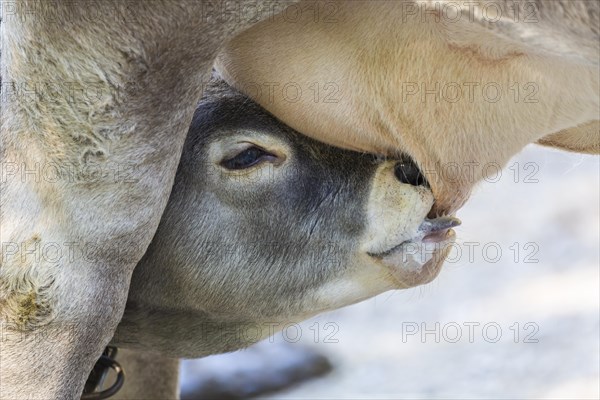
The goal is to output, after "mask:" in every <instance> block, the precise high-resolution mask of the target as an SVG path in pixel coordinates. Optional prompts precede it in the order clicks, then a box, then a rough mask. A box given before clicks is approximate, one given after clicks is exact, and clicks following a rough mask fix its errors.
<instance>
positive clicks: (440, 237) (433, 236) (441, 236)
mask: <svg viewBox="0 0 600 400" xmlns="http://www.w3.org/2000/svg"><path fill="white" fill-rule="evenodd" d="M447 234H448V229H443V230H441V231H435V232H433V233H429V234H427V235H425V236H423V239H422V241H423V242H427V243H437V242H442V241H444V240H445V239H446V235H447Z"/></svg>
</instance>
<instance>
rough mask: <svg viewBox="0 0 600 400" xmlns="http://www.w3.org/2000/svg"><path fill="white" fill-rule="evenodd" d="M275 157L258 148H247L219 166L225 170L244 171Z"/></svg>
mask: <svg viewBox="0 0 600 400" xmlns="http://www.w3.org/2000/svg"><path fill="white" fill-rule="evenodd" d="M273 158H275V156H274V155H273V154H271V153H268V152H266V151H264V150H263V149H261V148H260V147H256V146H252V147H249V148H247V149H245V150H243V151H241V152H239V153H238V154H236V155H235V156H234V157H232V158H229V159H227V160H224V161H222V162H221V165H222V166H223V167H225V168H227V169H233V170H236V169H245V168H250V167H252V166H253V165H256V164H258V163H259V162H261V161H264V160H266V159H273Z"/></svg>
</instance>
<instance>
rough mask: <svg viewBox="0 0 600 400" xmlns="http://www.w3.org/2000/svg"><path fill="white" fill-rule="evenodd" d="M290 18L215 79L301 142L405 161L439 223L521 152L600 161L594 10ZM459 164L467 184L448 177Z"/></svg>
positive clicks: (457, 5) (257, 29)
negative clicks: (401, 155)
mask: <svg viewBox="0 0 600 400" xmlns="http://www.w3.org/2000/svg"><path fill="white" fill-rule="evenodd" d="M293 7H294V12H289V13H287V14H286V13H284V14H282V15H280V16H279V17H278V18H273V19H269V20H265V21H263V22H261V23H259V24H257V25H255V26H253V27H252V28H250V29H249V30H248V31H246V32H245V33H244V34H243V35H239V36H237V37H236V38H235V39H234V40H233V41H232V42H231V43H230V44H229V45H228V46H227V47H226V49H225V51H224V52H223V53H221V55H220V57H219V61H218V68H219V70H220V71H221V72H222V73H223V74H224V75H225V77H226V80H227V81H228V82H229V83H231V84H233V85H234V86H236V87H238V88H240V89H241V90H242V91H245V92H247V94H248V95H250V96H251V97H252V98H254V99H255V100H257V101H258V102H259V103H260V104H261V105H262V106H263V107H265V108H266V109H267V110H269V111H271V112H272V113H274V114H275V115H277V116H278V117H279V118H280V119H282V120H283V121H284V122H286V123H287V124H288V125H290V126H292V127H293V128H295V129H297V130H298V131H300V132H303V133H304V134H306V135H309V136H311V137H314V138H317V139H319V140H322V141H325V142H328V143H330V144H333V145H336V146H342V147H347V148H352V149H359V150H364V151H370V152H382V153H388V154H389V153H392V154H393V153H396V152H405V153H408V154H410V155H411V156H412V157H413V158H414V159H415V160H416V161H417V163H418V164H419V165H420V166H421V167H422V169H423V170H424V172H425V174H426V175H427V176H428V178H429V181H430V182H431V184H432V186H433V191H434V194H435V196H436V205H435V211H434V212H437V213H440V214H443V213H449V212H453V211H455V210H456V209H457V208H458V207H460V206H461V205H462V204H463V203H464V202H465V201H466V200H467V198H468V196H469V193H470V192H471V189H472V187H473V185H475V184H476V183H477V182H478V181H479V180H480V179H481V177H482V176H483V175H484V174H485V166H489V165H490V164H494V165H499V166H503V165H505V163H506V162H507V161H508V159H509V158H510V157H511V156H513V155H514V154H515V153H517V152H518V151H520V150H521V149H522V148H523V147H524V146H525V145H526V144H529V143H532V142H540V143H541V144H544V145H549V146H554V147H559V148H563V149H567V150H572V151H581V152H588V153H596V154H597V153H599V152H600V133H599V125H598V119H599V115H598V114H599V107H600V100H599V99H600V86H599V75H600V74H599V73H598V68H599V65H600V55H599V43H600V37H599V33H598V29H599V28H598V24H599V21H598V18H599V17H598V16H599V9H600V6H599V3H598V2H596V1H566V0H565V1H561V0H548V1H544V0H537V1H520V2H519V1H512V0H480V1H473V2H467V1H445V0H441V1H440V0H428V1H416V2H413V1H372V2H371V1H356V2H343V1H339V2H320V3H317V5H316V6H315V5H314V4H313V5H311V6H308V5H307V4H301V5H295V6H293ZM315 9H318V10H320V11H321V12H320V13H319V14H317V13H315V11H314V10H315ZM459 9H460V11H459V13H457V11H458V10H459ZM298 10H300V11H298ZM281 60H286V62H285V63H281ZM298 88H300V90H301V91H302V95H301V96H299V95H297V93H298V92H299V89H298ZM317 88H318V89H320V92H319V93H318V95H317V94H316V90H317ZM484 88H485V89H484ZM497 89H499V90H501V95H500V96H497V95H496V90H497ZM457 90H458V91H459V92H456V91H457ZM456 93H459V95H461V96H460V97H458V95H457V94H456ZM455 164H458V165H459V166H460V167H461V170H462V171H464V173H462V174H460V176H457V175H456V174H453V175H452V176H449V175H450V174H448V173H447V174H444V172H445V171H448V170H449V169H451V168H453V167H452V166H453V165H455Z"/></svg>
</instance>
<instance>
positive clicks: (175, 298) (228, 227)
mask: <svg viewBox="0 0 600 400" xmlns="http://www.w3.org/2000/svg"><path fill="white" fill-rule="evenodd" d="M432 203H433V197H432V194H431V191H430V190H429V188H428V186H427V182H426V181H425V180H424V178H423V176H422V175H421V174H420V171H419V170H418V169H417V167H416V166H415V165H414V164H413V163H412V162H411V161H410V160H408V159H403V158H402V157H401V156H399V158H398V159H394V160H389V159H388V160H383V159H378V158H377V157H374V156H373V155H370V154H364V153H358V152H352V151H347V150H342V149H338V148H334V147H330V146H328V145H325V144H322V143H319V142H316V141H314V140H312V139H310V138H307V137H305V136H302V135H300V134H299V133H297V132H295V131H293V130H292V129H291V128H289V127H287V126H285V125H283V124H282V123H280V122H279V121H277V120H276V119H275V118H273V117H272V116H271V115H269V114H268V113H266V112H265V111H264V110H263V109H261V108H260V106H258V105H257V104H256V103H254V102H252V101H251V100H249V99H248V98H247V97H245V96H244V95H242V94H240V93H238V92H236V91H235V90H234V89H232V88H230V87H228V86H227V85H226V84H224V83H223V82H222V81H215V82H213V83H212V84H211V86H210V87H209V88H207V90H206V92H205V97H204V98H203V99H202V100H201V102H200V104H199V107H198V109H197V110H196V113H195V116H194V120H193V123H192V126H191V129H190V131H189V134H188V137H187V142H186V144H185V149H184V153H183V155H182V158H181V162H180V166H179V170H178V172H177V176H176V179H175V185H174V187H173V191H172V193H171V197H170V200H169V203H168V205H167V208H166V210H165V212H164V215H163V217H162V220H161V223H160V226H159V228H158V231H157V233H156V235H155V237H154V239H153V242H152V244H151V245H150V247H149V248H148V251H147V253H146V255H145V256H144V258H143V259H142V261H141V262H140V263H139V265H138V266H137V267H136V270H135V272H134V275H133V278H132V284H131V289H130V294H129V301H128V307H127V310H126V312H125V316H124V318H123V321H122V323H121V325H120V327H119V329H118V330H117V334H116V336H115V339H114V340H113V342H114V343H115V344H117V345H125V346H127V345H128V346H130V347H143V348H152V349H155V350H162V351H163V352H167V353H168V354H171V355H173V356H185V357H192V356H194V357H197V356H203V355H206V354H210V353H216V352H221V351H227V350H232V349H235V348H239V347H242V346H245V345H247V344H248V338H249V335H250V336H251V337H252V338H253V339H258V338H262V337H264V336H266V335H268V334H272V333H273V331H274V330H277V328H281V327H282V326H283V324H284V323H285V322H289V321H298V320H302V319H305V318H308V317H310V316H311V315H314V314H316V313H318V312H322V311H325V310H330V309H334V308H338V307H341V306H344V305H348V304H351V303H354V302H357V301H360V300H363V299H365V298H368V297H370V296H373V295H376V294H379V293H381V292H384V291H386V290H390V289H399V288H406V287H412V286H415V285H419V284H423V283H426V282H429V281H430V280H431V279H433V278H434V277H435V276H436V275H437V273H438V272H439V268H440V266H441V264H442V261H443V258H444V256H445V254H446V253H447V250H448V246H447V244H448V243H450V242H451V241H452V240H453V238H454V233H453V231H452V230H450V228H452V227H453V226H455V225H456V224H457V220H456V219H453V218H438V219H436V220H428V219H426V215H427V213H428V212H429V210H430V208H431V205H432ZM248 330H251V331H252V334H249V333H248V332H249V331H248Z"/></svg>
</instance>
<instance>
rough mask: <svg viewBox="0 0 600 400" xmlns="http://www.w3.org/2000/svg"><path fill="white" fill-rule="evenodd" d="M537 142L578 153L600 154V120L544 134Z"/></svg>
mask: <svg viewBox="0 0 600 400" xmlns="http://www.w3.org/2000/svg"><path fill="white" fill-rule="evenodd" d="M537 143H538V144H541V145H543V146H549V147H554V148H558V149H561V150H567V151H574V152H576V153H587V154H600V121H591V122H587V123H585V124H582V125H578V126H576V127H573V128H569V129H564V130H562V131H559V132H556V133H553V134H551V135H548V136H544V137H543V138H541V139H540V140H538V141H537Z"/></svg>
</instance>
